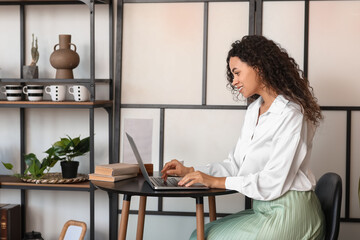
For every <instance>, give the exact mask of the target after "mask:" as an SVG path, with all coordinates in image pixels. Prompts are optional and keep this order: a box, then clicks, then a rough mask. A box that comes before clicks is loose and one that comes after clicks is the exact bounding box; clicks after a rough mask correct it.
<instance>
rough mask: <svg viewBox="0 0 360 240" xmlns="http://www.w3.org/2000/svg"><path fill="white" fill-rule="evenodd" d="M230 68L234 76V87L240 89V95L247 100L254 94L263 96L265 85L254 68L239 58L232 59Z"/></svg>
mask: <svg viewBox="0 0 360 240" xmlns="http://www.w3.org/2000/svg"><path fill="white" fill-rule="evenodd" d="M229 67H230V70H231V72H232V74H233V76H234V79H233V82H232V85H233V86H234V87H236V88H237V89H239V93H241V94H242V95H243V96H244V97H245V98H248V97H251V96H252V95H254V94H259V95H261V92H262V89H263V84H262V83H261V82H260V79H259V75H258V74H257V72H256V71H255V70H254V68H252V67H250V66H249V65H247V64H246V63H244V62H242V61H241V60H240V58H238V57H231V58H230V61H229Z"/></svg>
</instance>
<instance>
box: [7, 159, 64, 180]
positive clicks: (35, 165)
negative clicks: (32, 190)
mask: <svg viewBox="0 0 360 240" xmlns="http://www.w3.org/2000/svg"><path fill="white" fill-rule="evenodd" d="M24 160H25V163H26V166H27V168H26V169H25V171H24V174H23V175H22V174H14V176H16V177H18V178H24V179H41V178H42V177H43V176H44V175H45V174H46V173H48V172H49V171H50V169H51V168H52V167H53V166H54V165H55V164H56V163H57V161H58V160H57V157H56V156H54V155H53V154H49V155H48V156H47V157H46V158H43V160H42V161H41V162H40V161H39V159H38V158H37V157H36V155H35V154H34V153H29V154H26V155H25V156H24ZM2 164H3V165H4V166H5V168H6V169H8V170H12V169H13V165H12V164H11V163H4V162H2Z"/></svg>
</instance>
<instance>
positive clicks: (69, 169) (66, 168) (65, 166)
mask: <svg viewBox="0 0 360 240" xmlns="http://www.w3.org/2000/svg"><path fill="white" fill-rule="evenodd" d="M60 164H61V173H62V177H63V178H76V177H77V171H78V167H79V162H77V161H62V162H61V163H60Z"/></svg>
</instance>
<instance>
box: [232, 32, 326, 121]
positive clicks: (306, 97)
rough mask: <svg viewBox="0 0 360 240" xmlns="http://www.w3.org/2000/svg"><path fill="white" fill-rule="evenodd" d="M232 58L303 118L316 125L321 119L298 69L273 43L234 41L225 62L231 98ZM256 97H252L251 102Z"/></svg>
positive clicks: (256, 38)
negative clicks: (294, 106) (298, 108)
mask: <svg viewBox="0 0 360 240" xmlns="http://www.w3.org/2000/svg"><path fill="white" fill-rule="evenodd" d="M231 57H238V58H240V60H241V61H242V62H244V63H246V64H247V65H248V66H250V67H252V68H253V69H254V70H255V71H256V72H257V73H258V74H259V77H260V79H261V81H262V83H263V84H264V85H265V87H267V88H269V89H272V90H274V91H275V92H276V93H277V94H281V95H283V96H284V97H285V98H286V99H288V100H289V101H292V102H295V103H297V104H299V105H300V106H301V107H302V111H303V113H304V115H305V117H306V118H307V119H308V120H310V121H311V122H313V123H314V125H318V124H319V122H320V120H321V119H322V118H323V116H322V114H321V110H320V106H319V105H318V103H317V99H316V98H315V96H314V92H313V88H312V87H311V86H310V83H309V81H308V79H307V78H305V77H304V72H303V71H302V70H300V68H299V65H298V64H297V63H296V62H295V60H294V59H293V58H291V57H290V56H289V54H288V53H287V51H286V50H285V49H283V48H282V47H281V46H280V45H278V44H276V43H275V42H274V41H272V40H268V39H267V38H265V37H263V36H259V35H251V36H244V37H243V38H242V39H241V41H239V40H238V41H235V42H234V43H233V44H232V45H231V49H230V51H229V53H228V56H227V58H226V62H227V72H226V74H227V81H228V84H227V86H228V88H230V89H231V90H232V93H233V94H237V91H236V89H235V87H234V86H232V82H233V79H234V76H233V74H232V73H231V69H230V66H229V61H230V58H231ZM257 97H259V96H251V97H250V98H252V99H250V100H254V99H256V98H257Z"/></svg>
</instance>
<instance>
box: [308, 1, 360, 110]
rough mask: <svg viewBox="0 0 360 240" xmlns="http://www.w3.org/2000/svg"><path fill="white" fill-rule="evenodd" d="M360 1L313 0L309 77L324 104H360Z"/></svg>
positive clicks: (311, 5) (311, 7) (311, 3)
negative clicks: (359, 72)
mask: <svg viewBox="0 0 360 240" xmlns="http://www.w3.org/2000/svg"><path fill="white" fill-rule="evenodd" d="M359 13H360V1H310V29H309V79H310V81H311V83H312V85H313V87H314V90H315V93H316V95H317V97H318V99H319V102H320V104H321V105H331V106H347V105H356V106H359V105H360V98H359V97H358V95H359V89H360V81H359V76H358V75H359V74H358V71H359V69H360V61H359V55H360V47H359V42H360V31H359V29H360V14H359Z"/></svg>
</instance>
